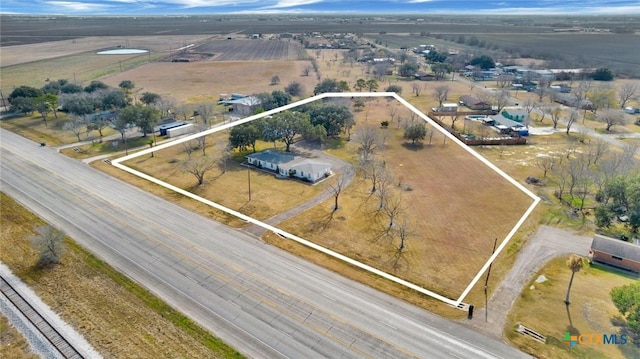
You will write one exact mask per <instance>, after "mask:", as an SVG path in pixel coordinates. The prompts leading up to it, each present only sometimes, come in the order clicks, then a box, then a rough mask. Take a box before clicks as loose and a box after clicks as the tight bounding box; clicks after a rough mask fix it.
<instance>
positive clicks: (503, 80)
mask: <svg viewBox="0 0 640 359" xmlns="http://www.w3.org/2000/svg"><path fill="white" fill-rule="evenodd" d="M512 82H513V76H512V75H509V74H501V75H500V76H498V78H497V80H496V84H497V85H498V87H499V88H501V89H504V88H507V87H509V86H511V83H512Z"/></svg>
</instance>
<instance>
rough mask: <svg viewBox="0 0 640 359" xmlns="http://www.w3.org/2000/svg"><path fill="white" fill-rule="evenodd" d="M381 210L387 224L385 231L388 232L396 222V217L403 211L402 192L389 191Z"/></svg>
mask: <svg viewBox="0 0 640 359" xmlns="http://www.w3.org/2000/svg"><path fill="white" fill-rule="evenodd" d="M382 211H383V212H384V214H386V215H387V219H388V222H387V223H388V224H387V225H386V229H385V232H387V233H389V231H391V229H392V228H393V226H394V225H395V224H396V219H397V218H398V216H400V214H401V213H403V212H404V207H403V203H402V192H400V191H389V193H388V194H387V195H386V198H385V200H384V204H383V205H382Z"/></svg>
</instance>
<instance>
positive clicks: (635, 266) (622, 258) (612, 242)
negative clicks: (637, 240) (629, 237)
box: [589, 234, 640, 273]
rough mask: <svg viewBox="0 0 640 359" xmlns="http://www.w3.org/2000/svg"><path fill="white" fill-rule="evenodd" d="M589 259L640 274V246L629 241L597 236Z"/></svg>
mask: <svg viewBox="0 0 640 359" xmlns="http://www.w3.org/2000/svg"><path fill="white" fill-rule="evenodd" d="M589 259H590V260H591V261H592V262H599V263H604V264H607V265H610V266H614V267H618V268H622V269H626V270H629V271H633V272H636V273H640V246H638V245H635V244H633V243H629V242H627V241H623V240H619V239H615V238H611V237H606V236H602V235H599V234H596V235H594V236H593V242H591V249H590V250H589Z"/></svg>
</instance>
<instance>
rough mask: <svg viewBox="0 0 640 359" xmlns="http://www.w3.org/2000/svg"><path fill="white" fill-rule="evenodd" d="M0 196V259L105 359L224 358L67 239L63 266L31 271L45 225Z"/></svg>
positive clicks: (11, 201)
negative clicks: (36, 239)
mask: <svg viewBox="0 0 640 359" xmlns="http://www.w3.org/2000/svg"><path fill="white" fill-rule="evenodd" d="M0 198H1V200H2V213H1V214H2V237H1V238H0V248H1V249H2V250H0V260H2V262H3V263H5V264H6V265H7V266H8V267H9V268H10V269H11V270H12V271H13V273H14V274H16V275H17V276H19V277H20V278H21V279H22V280H23V281H25V282H26V283H27V284H28V285H29V286H30V287H31V288H32V289H33V290H34V291H35V292H36V293H37V294H38V296H39V297H40V298H41V299H42V300H43V301H44V302H45V303H47V304H48V305H49V306H50V307H51V308H52V310H54V311H55V312H56V313H58V314H59V315H60V316H61V317H62V318H63V319H64V320H65V321H67V322H68V323H69V324H70V325H72V326H73V327H74V328H76V330H78V331H79V332H80V333H81V334H82V335H84V336H85V338H86V339H87V341H88V342H89V343H91V344H92V345H93V347H94V348H95V349H96V350H97V351H98V352H99V353H101V354H102V355H103V356H104V357H105V358H123V357H146V358H151V357H159V358H168V357H191V358H196V357H200V358H204V357H207V358H211V357H224V355H221V354H219V353H216V352H214V351H212V350H211V349H209V348H207V347H206V346H205V345H203V344H202V342H200V341H198V340H196V339H195V338H194V336H193V334H192V333H187V332H186V331H185V330H183V329H180V328H179V327H178V326H175V325H174V323H172V322H171V321H170V320H169V319H168V317H171V315H173V314H172V313H169V312H168V311H169V307H168V306H166V305H165V307H166V308H165V310H166V311H167V312H160V313H159V312H157V311H154V310H152V309H151V308H150V307H149V306H148V304H145V302H143V300H141V298H140V297H139V296H137V295H136V294H135V293H134V291H132V290H131V288H127V287H125V286H123V284H122V282H116V281H114V280H113V279H112V278H113V277H111V276H110V275H109V273H115V271H114V270H113V269H111V268H108V267H106V266H104V264H103V263H102V262H100V261H99V260H97V259H96V258H95V257H92V256H91V255H89V254H88V253H87V252H86V251H85V250H82V249H81V248H79V247H78V246H77V244H74V243H73V242H71V241H70V240H66V247H67V250H66V251H65V253H64V256H63V257H62V264H60V265H58V266H55V267H53V268H50V269H42V270H37V269H35V268H34V265H35V263H36V261H37V257H38V256H37V252H36V251H35V250H34V249H33V248H32V247H31V245H30V242H29V241H28V239H29V238H30V237H31V236H33V235H34V233H35V228H36V227H37V226H40V225H43V224H44V223H43V221H42V220H41V219H40V218H38V217H36V216H35V215H34V214H32V213H31V212H29V211H27V210H26V209H24V208H23V207H21V206H20V205H19V204H18V203H16V202H15V201H13V200H12V199H10V198H9V197H8V196H7V195H5V194H4V193H1V197H0ZM116 276H117V274H116ZM125 282H126V280H125ZM129 285H131V284H129ZM207 339H208V340H210V338H206V339H205V340H207ZM201 340H202V339H201ZM7 357H12V356H7Z"/></svg>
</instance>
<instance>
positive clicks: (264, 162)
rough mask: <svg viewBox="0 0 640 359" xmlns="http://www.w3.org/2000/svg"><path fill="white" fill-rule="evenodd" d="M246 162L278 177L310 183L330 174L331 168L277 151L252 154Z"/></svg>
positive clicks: (313, 160) (326, 164) (308, 159)
mask: <svg viewBox="0 0 640 359" xmlns="http://www.w3.org/2000/svg"><path fill="white" fill-rule="evenodd" d="M247 162H248V163H249V164H251V165H253V166H256V167H258V168H263V169H267V170H271V171H274V172H275V174H276V176H278V177H294V178H298V179H301V180H303V181H306V182H312V183H313V182H317V181H319V180H321V179H323V178H326V177H328V176H330V175H331V174H332V172H331V166H330V165H329V164H328V163H326V162H323V161H320V160H315V159H310V158H305V157H302V156H297V155H295V154H293V153H290V152H282V151H278V150H264V151H261V152H256V153H252V154H250V155H247Z"/></svg>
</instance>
